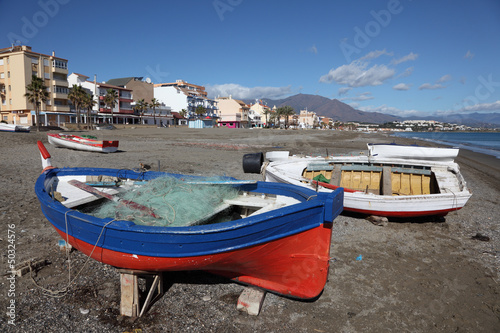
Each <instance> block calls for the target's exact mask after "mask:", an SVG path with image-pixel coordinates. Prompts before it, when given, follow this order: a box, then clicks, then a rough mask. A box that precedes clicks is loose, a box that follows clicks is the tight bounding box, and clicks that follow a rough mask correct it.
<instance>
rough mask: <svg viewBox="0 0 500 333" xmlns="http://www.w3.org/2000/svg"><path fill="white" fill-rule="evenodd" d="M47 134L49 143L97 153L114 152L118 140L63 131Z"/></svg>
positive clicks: (116, 148)
mask: <svg viewBox="0 0 500 333" xmlns="http://www.w3.org/2000/svg"><path fill="white" fill-rule="evenodd" d="M47 136H48V140H49V143H50V144H52V145H54V146H56V147H64V148H71V149H76V150H84V151H93V152H98V153H114V152H116V151H117V150H118V141H106V140H97V139H96V138H90V137H83V136H77V135H71V134H63V133H58V134H54V133H48V134H47Z"/></svg>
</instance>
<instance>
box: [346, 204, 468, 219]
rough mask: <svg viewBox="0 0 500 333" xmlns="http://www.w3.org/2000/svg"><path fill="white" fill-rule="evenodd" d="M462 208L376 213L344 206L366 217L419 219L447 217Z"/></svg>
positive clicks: (347, 209)
mask: <svg viewBox="0 0 500 333" xmlns="http://www.w3.org/2000/svg"><path fill="white" fill-rule="evenodd" d="M461 208H462V207H457V208H450V209H443V210H427V211H414V212H411V211H410V212H398V211H395V212H388V211H376V210H365V209H356V208H351V207H346V206H344V210H346V211H349V212H354V213H361V214H366V215H375V216H386V217H419V216H445V215H446V214H448V213H449V212H453V211H456V210H459V209H461Z"/></svg>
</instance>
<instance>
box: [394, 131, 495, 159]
mask: <svg viewBox="0 0 500 333" xmlns="http://www.w3.org/2000/svg"><path fill="white" fill-rule="evenodd" d="M393 136H396V137H403V138H413V139H418V140H426V141H432V142H435V143H439V144H443V145H448V146H452V147H458V148H461V149H468V150H472V151H474V152H477V153H482V154H487V155H492V156H495V157H496V158H498V159H500V132H395V133H394V134H393Z"/></svg>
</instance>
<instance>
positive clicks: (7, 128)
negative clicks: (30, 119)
mask: <svg viewBox="0 0 500 333" xmlns="http://www.w3.org/2000/svg"><path fill="white" fill-rule="evenodd" d="M29 131H30V127H29V126H23V125H16V124H6V123H0V132H29Z"/></svg>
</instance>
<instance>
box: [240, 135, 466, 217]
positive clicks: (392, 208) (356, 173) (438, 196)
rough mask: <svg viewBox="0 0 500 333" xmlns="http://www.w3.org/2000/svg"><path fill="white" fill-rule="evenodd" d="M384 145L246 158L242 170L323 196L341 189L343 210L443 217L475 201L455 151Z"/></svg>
mask: <svg viewBox="0 0 500 333" xmlns="http://www.w3.org/2000/svg"><path fill="white" fill-rule="evenodd" d="M385 146H387V147H384V145H370V144H368V153H366V154H355V155H352V154H349V155H345V156H328V157H326V158H325V157H298V156H288V158H286V159H284V158H283V155H282V154H276V153H275V152H272V154H269V153H268V154H266V159H267V162H266V163H261V162H262V161H263V157H262V155H261V156H259V155H258V154H248V157H247V156H245V157H247V158H246V160H245V158H244V159H243V163H244V166H243V168H244V170H245V169H246V170H245V172H252V173H259V172H261V173H262V174H263V176H264V178H265V180H266V181H270V182H280V183H288V184H294V185H300V186H305V187H309V188H311V187H312V188H316V190H317V191H319V192H324V191H332V190H334V189H337V188H339V187H343V188H344V210H346V211H350V212H356V213H362V214H368V215H376V216H386V217H398V218H407V217H416V216H433V215H440V216H444V215H446V214H447V213H449V212H451V211H455V210H458V209H461V208H462V207H463V206H464V205H465V204H466V202H467V200H468V199H469V198H470V197H471V195H472V194H471V192H470V190H469V188H468V187H467V184H466V182H465V180H464V178H463V176H462V174H461V173H460V169H459V166H458V164H457V163H455V162H454V156H457V154H458V149H457V148H433V147H418V149H417V147H415V146H397V147H396V146H395V145H385ZM390 148H393V149H394V150H391V149H390ZM396 148H397V149H396ZM440 149H443V150H442V152H443V153H442V154H440V151H441V150H440ZM396 151H397V152H399V154H398V155H396V154H395V153H394V152H396ZM415 152H416V153H415ZM251 155H254V156H251ZM275 156H278V157H279V158H277V159H274V158H273V157H275ZM426 156H427V157H426ZM269 157H271V158H270V159H269ZM245 164H246V165H245ZM259 164H262V167H261V168H260V170H258V169H259V168H258V165H259Z"/></svg>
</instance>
